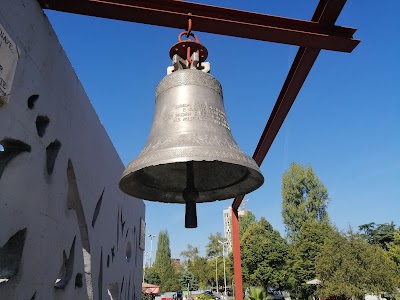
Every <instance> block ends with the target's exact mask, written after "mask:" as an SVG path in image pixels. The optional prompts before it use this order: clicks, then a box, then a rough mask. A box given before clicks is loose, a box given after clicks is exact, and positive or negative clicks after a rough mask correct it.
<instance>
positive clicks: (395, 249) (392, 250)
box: [388, 230, 400, 269]
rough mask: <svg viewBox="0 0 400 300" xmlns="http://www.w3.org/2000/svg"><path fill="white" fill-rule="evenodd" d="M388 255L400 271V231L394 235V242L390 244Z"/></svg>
mask: <svg viewBox="0 0 400 300" xmlns="http://www.w3.org/2000/svg"><path fill="white" fill-rule="evenodd" d="M388 253H389V257H390V258H391V259H392V260H393V261H394V262H395V263H396V265H397V266H398V267H399V269H400V230H399V231H397V232H396V233H395V234H394V238H393V241H392V242H390V243H389V244H388Z"/></svg>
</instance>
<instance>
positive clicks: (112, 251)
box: [111, 246, 115, 261]
mask: <svg viewBox="0 0 400 300" xmlns="http://www.w3.org/2000/svg"><path fill="white" fill-rule="evenodd" d="M114 256H115V246H113V247H112V248H111V260H112V261H114Z"/></svg>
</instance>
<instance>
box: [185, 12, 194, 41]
mask: <svg viewBox="0 0 400 300" xmlns="http://www.w3.org/2000/svg"><path fill="white" fill-rule="evenodd" d="M188 16H189V18H188V29H187V31H186V37H187V38H188V37H189V36H190V35H191V33H192V26H193V22H192V18H191V17H192V14H191V13H188Z"/></svg>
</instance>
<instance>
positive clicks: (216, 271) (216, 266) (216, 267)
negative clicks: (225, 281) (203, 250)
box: [215, 255, 219, 293]
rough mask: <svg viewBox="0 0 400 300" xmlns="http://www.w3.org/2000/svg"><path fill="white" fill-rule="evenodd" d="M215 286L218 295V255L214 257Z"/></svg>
mask: <svg viewBox="0 0 400 300" xmlns="http://www.w3.org/2000/svg"><path fill="white" fill-rule="evenodd" d="M215 284H216V285H217V293H219V289H218V255H216V256H215Z"/></svg>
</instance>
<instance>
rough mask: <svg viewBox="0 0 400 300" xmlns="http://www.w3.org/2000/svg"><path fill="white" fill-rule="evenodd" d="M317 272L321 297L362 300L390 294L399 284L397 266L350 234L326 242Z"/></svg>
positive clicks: (332, 237) (376, 246) (317, 263)
mask: <svg viewBox="0 0 400 300" xmlns="http://www.w3.org/2000/svg"><path fill="white" fill-rule="evenodd" d="M316 269H317V273H318V276H319V279H320V280H322V284H321V285H320V286H318V295H319V296H320V297H323V298H326V297H330V296H336V297H338V298H340V299H350V298H351V297H356V298H358V299H363V297H364V295H365V294H366V293H371V294H380V293H381V292H382V291H384V292H387V293H392V292H394V291H395V289H396V287H397V283H398V282H396V279H397V277H396V275H397V270H396V265H395V263H394V262H393V261H392V260H390V259H389V258H388V256H387V253H386V252H385V251H384V250H383V249H381V248H380V247H379V246H378V245H370V244H368V243H367V242H366V241H365V240H363V239H362V238H361V237H360V236H359V235H355V234H353V233H351V232H350V233H349V234H348V236H345V235H343V234H339V233H336V234H334V235H332V236H331V237H330V238H329V239H326V240H325V244H324V245H323V247H322V249H321V255H320V256H319V257H318V258H317V261H316Z"/></svg>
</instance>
